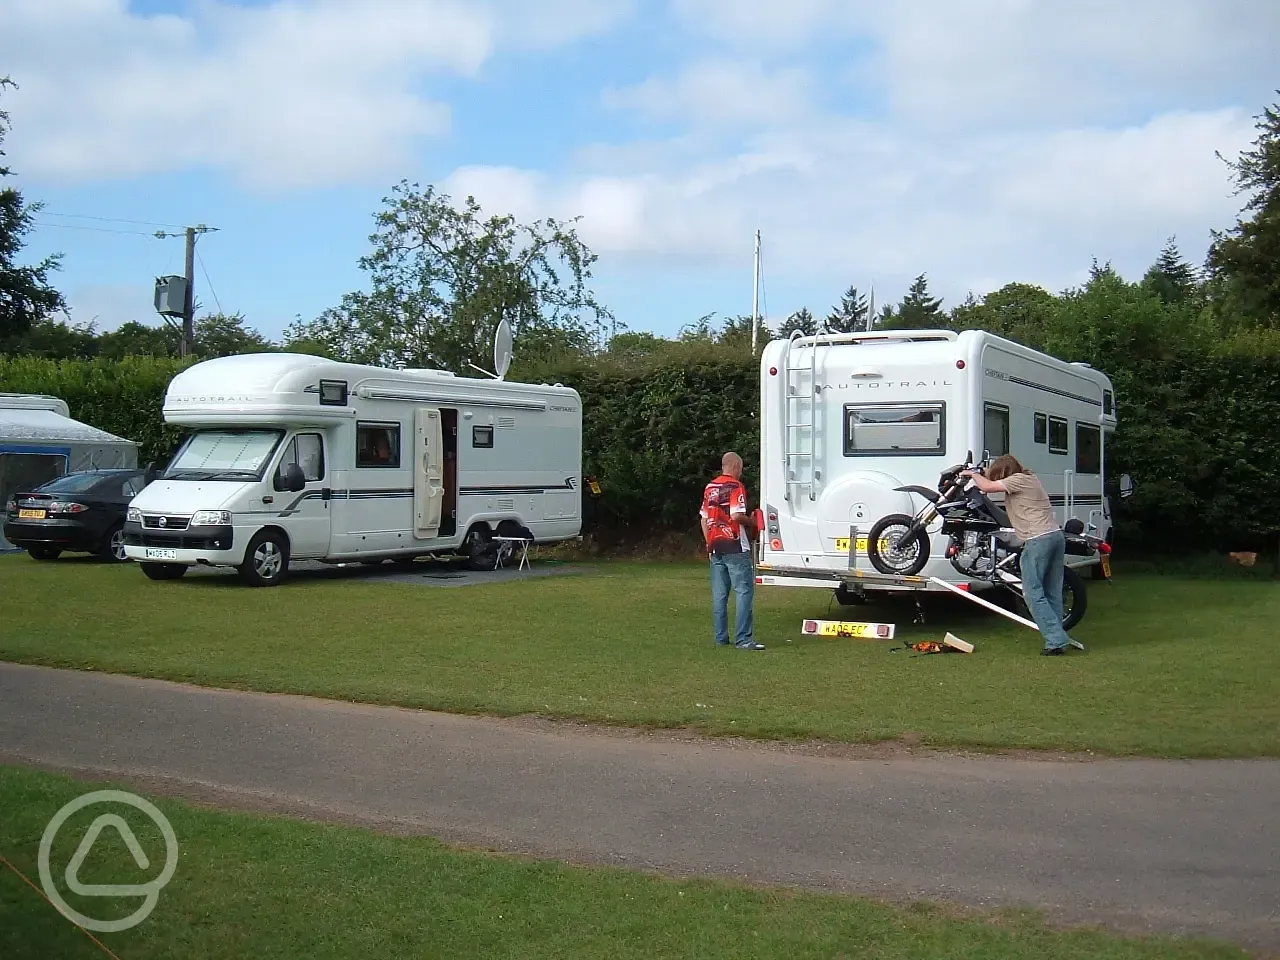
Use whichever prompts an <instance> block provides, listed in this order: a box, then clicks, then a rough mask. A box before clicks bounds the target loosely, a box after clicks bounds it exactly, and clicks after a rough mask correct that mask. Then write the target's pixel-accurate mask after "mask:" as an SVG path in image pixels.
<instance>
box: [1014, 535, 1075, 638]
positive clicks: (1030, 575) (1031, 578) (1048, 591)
mask: <svg viewBox="0 0 1280 960" xmlns="http://www.w3.org/2000/svg"><path fill="white" fill-rule="evenodd" d="M1066 546H1067V540H1066V537H1065V536H1064V535H1063V533H1062V531H1061V530H1058V531H1055V532H1053V533H1046V534H1044V535H1043V536H1040V537H1032V538H1031V539H1030V540H1028V541H1027V542H1026V545H1025V546H1024V547H1023V548H1022V593H1023V595H1024V596H1025V597H1026V600H1027V606H1028V607H1029V608H1030V609H1031V618H1032V619H1033V620H1035V622H1036V626H1038V627H1039V628H1040V634H1041V636H1043V637H1044V645H1045V647H1047V648H1048V649H1050V650H1053V649H1056V648H1059V647H1065V646H1066V645H1067V644H1069V643H1070V642H1071V638H1070V637H1069V636H1067V631H1065V630H1063V629H1062V571H1063V560H1064V558H1065V556H1066Z"/></svg>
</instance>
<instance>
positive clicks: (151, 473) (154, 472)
mask: <svg viewBox="0 0 1280 960" xmlns="http://www.w3.org/2000/svg"><path fill="white" fill-rule="evenodd" d="M159 478H160V471H159V470H158V469H156V465H155V461H152V462H151V463H148V464H147V466H146V468H145V472H144V473H143V475H142V485H143V486H144V487H146V486H150V485H151V484H153V483H155V482H156V480H158V479H159Z"/></svg>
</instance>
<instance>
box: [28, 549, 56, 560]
mask: <svg viewBox="0 0 1280 960" xmlns="http://www.w3.org/2000/svg"><path fill="white" fill-rule="evenodd" d="M27 553H28V554H30V556H31V559H32V560H57V559H58V558H59V557H60V556H62V551H61V550H59V549H58V548H57V547H27Z"/></svg>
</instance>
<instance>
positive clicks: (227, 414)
mask: <svg viewBox="0 0 1280 960" xmlns="http://www.w3.org/2000/svg"><path fill="white" fill-rule="evenodd" d="M503 372H505V368H504V371H503ZM164 419H165V422H166V423H170V424H175V425H178V426H181V427H185V428H187V429H188V430H189V431H190V432H189V434H188V436H187V438H186V440H185V442H184V443H183V444H182V446H181V448H180V449H179V450H178V453H177V454H176V455H175V457H174V458H173V461H172V462H171V463H170V464H169V466H168V468H167V470H166V471H165V473H164V475H163V476H162V477H161V478H160V479H159V480H157V481H155V482H154V483H152V484H151V485H150V486H148V487H147V488H146V489H145V490H144V491H142V493H141V494H139V495H138V496H137V497H135V498H134V500H133V501H132V502H131V504H130V506H129V515H128V522H127V523H126V527H125V542H126V548H125V550H126V553H127V555H128V556H129V558H130V559H132V560H136V561H138V562H139V563H140V564H141V565H142V569H143V571H144V572H145V573H146V574H147V575H148V576H149V577H151V578H153V579H172V578H175V577H179V576H181V575H182V574H184V573H185V572H186V571H187V569H188V568H189V567H191V566H193V565H196V564H200V565H205V566H226V567H236V568H238V569H239V570H240V572H241V574H242V576H243V577H244V578H245V579H246V580H247V581H248V582H250V583H252V584H255V585H271V584H275V583H278V582H279V581H280V580H281V579H282V578H283V577H284V576H285V574H286V572H287V570H288V566H289V563H290V561H292V560H304V559H306V560H321V561H325V562H331V563H332V562H347V561H365V562H370V563H376V562H381V561H383V560H387V559H412V558H414V557H417V556H422V555H429V554H449V553H464V554H467V555H469V556H472V557H475V558H484V557H486V556H492V554H493V551H494V550H495V549H496V547H497V544H496V543H495V541H494V538H495V537H515V538H520V539H525V540H532V541H534V542H539V543H550V542H554V541H559V540H566V539H570V538H573V537H576V536H578V534H579V532H580V529H581V524H582V509H581V507H582V487H581V483H582V401H581V399H580V397H579V396H578V394H577V392H576V391H574V390H572V389H570V388H568V387H564V386H560V385H554V386H552V385H547V384H541V385H536V384H526V383H515V382H510V381H503V380H480V379H472V378H467V377H457V376H455V375H453V374H451V373H447V372H443V371H438V370H390V369H381V368H378V367H368V366H359V365H355V364H346V363H338V362H335V361H332V360H326V359H323V358H320V357H313V356H302V355H294V354H278V353H277V354H271V353H264V354H254V355H249V356H237V357H225V358H222V359H216V360H207V361H205V362H203V363H198V364H196V365H194V366H192V367H190V368H188V369H187V370H185V371H183V372H182V373H180V374H178V376H176V377H174V379H173V381H172V382H171V383H170V385H169V389H168V392H167V394H166V396H165V401H164Z"/></svg>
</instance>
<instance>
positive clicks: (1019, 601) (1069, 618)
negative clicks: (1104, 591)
mask: <svg viewBox="0 0 1280 960" xmlns="http://www.w3.org/2000/svg"><path fill="white" fill-rule="evenodd" d="M1088 609H1089V594H1088V591H1087V590H1086V588H1085V585H1084V577H1082V576H1080V574H1079V573H1077V572H1076V571H1075V570H1073V569H1072V568H1071V567H1064V568H1063V570H1062V629H1063V630H1070V629H1071V628H1072V627H1074V626H1075V625H1076V624H1078V623H1079V622H1080V621H1081V620H1083V619H1084V614H1085V611H1086V610H1088ZM1013 612H1014V613H1016V614H1018V616H1020V617H1025V618H1026V619H1028V620H1034V619H1035V618H1034V617H1033V616H1031V608H1030V607H1028V606H1027V600H1026V597H1024V596H1023V595H1022V594H1021V593H1018V594H1015V602H1014V611H1013Z"/></svg>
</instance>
